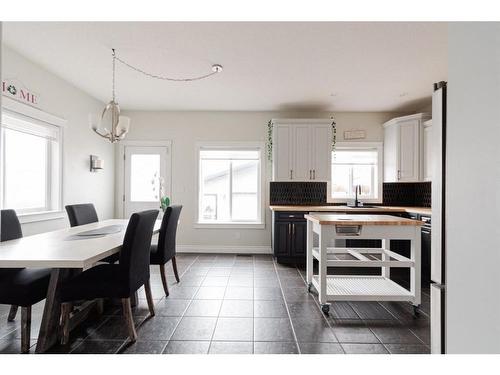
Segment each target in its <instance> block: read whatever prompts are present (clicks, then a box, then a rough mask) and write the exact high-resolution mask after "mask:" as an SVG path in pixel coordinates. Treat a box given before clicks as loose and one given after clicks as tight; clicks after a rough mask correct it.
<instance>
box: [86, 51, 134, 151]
mask: <svg viewBox="0 0 500 375" xmlns="http://www.w3.org/2000/svg"><path fill="white" fill-rule="evenodd" d="M111 51H112V56H113V84H112V88H111V101H110V102H109V103H108V104H107V105H106V107H105V108H104V110H103V111H102V113H101V118H100V119H99V122H98V124H94V123H92V124H91V127H92V130H93V131H95V132H96V133H97V134H98V135H100V136H101V137H103V138H106V139H107V140H108V141H110V142H111V143H115V142H118V141H121V140H122V139H123V138H125V135H126V134H127V133H128V131H129V129H130V118H128V117H125V116H120V106H119V105H118V103H117V102H116V98H115V76H116V54H115V50H114V49H112V50H111ZM106 123H108V126H109V129H111V130H108V127H106ZM101 128H102V129H101Z"/></svg>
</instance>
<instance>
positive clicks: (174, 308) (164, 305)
mask: <svg viewBox="0 0 500 375" xmlns="http://www.w3.org/2000/svg"><path fill="white" fill-rule="evenodd" d="M190 303H191V300H188V299H170V298H164V299H162V300H160V301H159V302H158V303H157V304H156V306H155V313H156V316H182V315H184V312H185V311H186V309H187V307H188V306H189V304H190Z"/></svg>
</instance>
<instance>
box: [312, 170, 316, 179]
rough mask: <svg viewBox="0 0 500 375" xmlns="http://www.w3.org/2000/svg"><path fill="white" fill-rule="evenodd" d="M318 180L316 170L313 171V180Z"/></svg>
mask: <svg viewBox="0 0 500 375" xmlns="http://www.w3.org/2000/svg"><path fill="white" fill-rule="evenodd" d="M315 179H316V169H313V180H315Z"/></svg>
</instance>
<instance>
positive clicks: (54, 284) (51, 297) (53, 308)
mask: <svg viewBox="0 0 500 375" xmlns="http://www.w3.org/2000/svg"><path fill="white" fill-rule="evenodd" d="M69 271H70V270H68V269H64V268H54V269H53V270H52V273H51V275H50V282H49V289H48V291H47V299H46V300H45V307H44V309H43V317H42V324H41V325H40V332H39V334H38V341H37V344H36V350H35V353H44V352H46V351H47V350H48V349H49V348H50V347H51V346H52V345H54V344H55V343H56V342H57V338H58V331H59V319H60V315H61V296H60V290H61V284H62V282H63V281H64V280H65V279H66V278H67V277H68V275H69Z"/></svg>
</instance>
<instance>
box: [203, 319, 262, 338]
mask: <svg viewBox="0 0 500 375" xmlns="http://www.w3.org/2000/svg"><path fill="white" fill-rule="evenodd" d="M253 335H254V328H253V319H252V318H219V319H218V320H217V325H216V327H215V333H214V336H213V339H212V340H216V341H253Z"/></svg>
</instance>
